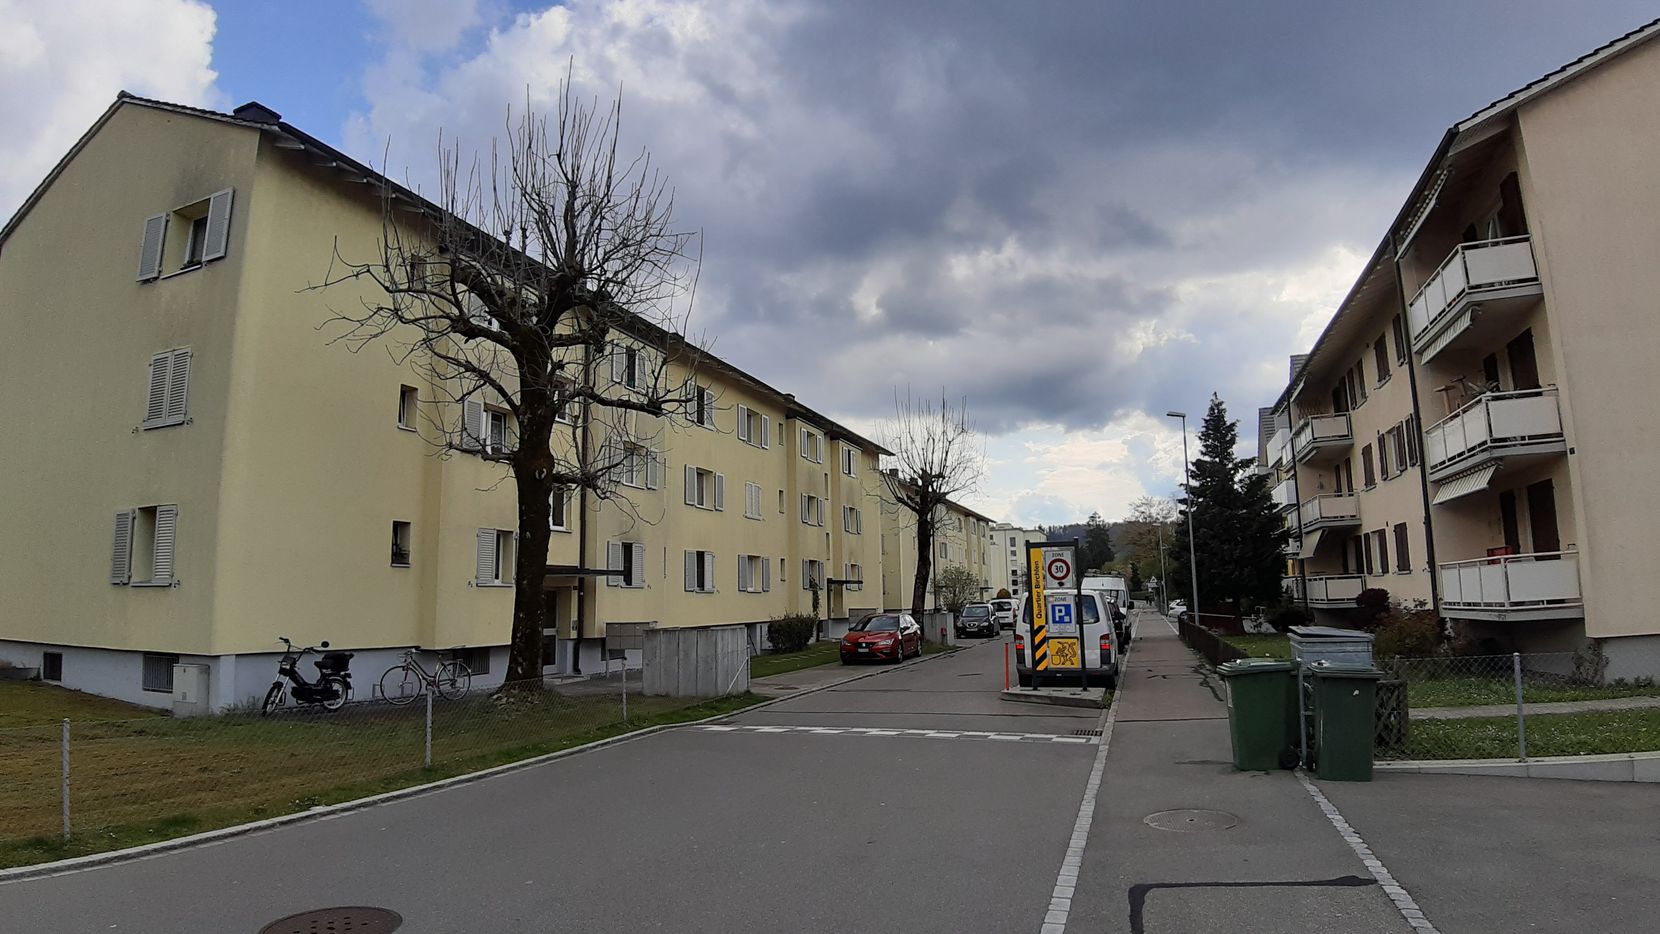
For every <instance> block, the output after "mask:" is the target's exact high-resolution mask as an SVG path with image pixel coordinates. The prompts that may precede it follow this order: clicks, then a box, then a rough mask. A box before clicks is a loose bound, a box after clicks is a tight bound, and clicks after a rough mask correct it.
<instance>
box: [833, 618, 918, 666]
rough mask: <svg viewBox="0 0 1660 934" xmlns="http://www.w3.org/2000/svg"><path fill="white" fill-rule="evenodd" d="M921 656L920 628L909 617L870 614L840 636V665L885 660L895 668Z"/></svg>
mask: <svg viewBox="0 0 1660 934" xmlns="http://www.w3.org/2000/svg"><path fill="white" fill-rule="evenodd" d="M921 654H922V627H921V626H919V625H917V622H916V620H915V619H912V618H911V614H909V613H872V614H871V615H869V616H866V617H865V618H864V619H861V620H859V621H858V622H856V623H854V624H853V625H852V627H850V628H849V629H848V631H847V635H845V636H842V644H841V656H842V664H843V665H851V664H853V663H854V662H862V661H874V660H885V661H890V662H893V663H894V664H896V665H897V664H898V663H900V662H902V661H904V660H905V659H906V658H909V657H911V656H913V655H921Z"/></svg>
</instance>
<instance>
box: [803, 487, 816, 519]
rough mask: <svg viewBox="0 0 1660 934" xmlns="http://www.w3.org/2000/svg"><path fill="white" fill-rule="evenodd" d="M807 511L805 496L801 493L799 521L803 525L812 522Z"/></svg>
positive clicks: (810, 514) (810, 515)
mask: <svg viewBox="0 0 1660 934" xmlns="http://www.w3.org/2000/svg"><path fill="white" fill-rule="evenodd" d="M808 509H809V507H808V504H807V494H806V493H803V494H801V521H802V522H804V523H811V522H812V521H813V520H812V513H811V512H809V511H808Z"/></svg>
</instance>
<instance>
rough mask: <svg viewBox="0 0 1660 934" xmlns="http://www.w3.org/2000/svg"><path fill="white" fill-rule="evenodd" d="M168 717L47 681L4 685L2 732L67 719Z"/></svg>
mask: <svg viewBox="0 0 1660 934" xmlns="http://www.w3.org/2000/svg"><path fill="white" fill-rule="evenodd" d="M165 716H167V711H164V710H151V709H150V708H148V707H139V706H138V705H136V704H128V703H123V702H122V701H118V700H110V699H109V698H107V697H99V696H97V695H96V694H83V693H81V692H80V691H71V690H69V689H68V688H61V687H58V686H57V685H55V684H47V683H45V682H43V681H0V729H7V728H10V727H19V726H39V725H41V724H47V723H52V724H55V723H57V722H58V721H60V720H63V719H64V718H66V717H67V718H68V719H70V720H72V721H80V720H131V719H134V718H135V717H165Z"/></svg>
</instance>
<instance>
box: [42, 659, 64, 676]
mask: <svg viewBox="0 0 1660 934" xmlns="http://www.w3.org/2000/svg"><path fill="white" fill-rule="evenodd" d="M40 677H41V680H43V681H62V680H63V653H62V652H42V653H40Z"/></svg>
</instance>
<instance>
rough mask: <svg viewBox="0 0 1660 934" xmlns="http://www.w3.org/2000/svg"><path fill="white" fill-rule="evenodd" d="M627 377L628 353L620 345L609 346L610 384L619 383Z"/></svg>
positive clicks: (613, 343)
mask: <svg viewBox="0 0 1660 934" xmlns="http://www.w3.org/2000/svg"><path fill="white" fill-rule="evenodd" d="M627 377H628V353H627V351H625V350H624V349H623V346H622V345H621V344H618V343H616V342H612V344H611V382H613V383H620V382H622V381H623V380H624V379H626V378H627Z"/></svg>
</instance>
